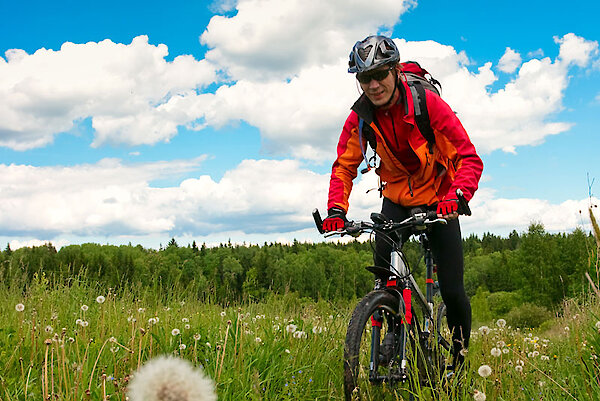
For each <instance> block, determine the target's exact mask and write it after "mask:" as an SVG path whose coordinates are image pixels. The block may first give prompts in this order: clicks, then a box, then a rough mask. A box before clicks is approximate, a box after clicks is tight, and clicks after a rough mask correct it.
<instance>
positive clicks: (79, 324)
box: [75, 319, 83, 326]
mask: <svg viewBox="0 0 600 401" xmlns="http://www.w3.org/2000/svg"><path fill="white" fill-rule="evenodd" d="M81 323H83V320H81V319H77V320H75V324H76V325H78V326H81Z"/></svg>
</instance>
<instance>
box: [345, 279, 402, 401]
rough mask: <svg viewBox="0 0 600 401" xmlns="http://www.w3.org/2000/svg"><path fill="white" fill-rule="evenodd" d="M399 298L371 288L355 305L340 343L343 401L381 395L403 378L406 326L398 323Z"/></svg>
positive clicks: (389, 391) (400, 299) (379, 396)
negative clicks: (344, 340) (342, 341)
mask: <svg viewBox="0 0 600 401" xmlns="http://www.w3.org/2000/svg"><path fill="white" fill-rule="evenodd" d="M402 302H403V301H402V298H401V297H398V296H395V295H393V294H391V293H390V292H387V291H383V290H381V291H372V292H370V293H369V294H367V295H366V296H365V297H364V298H363V299H362V300H361V301H360V302H359V304H358V305H357V306H356V308H355V309H354V312H353V313H352V318H351V319H350V323H349V324H348V331H347V334H346V343H345V347H344V394H345V398H346V400H347V401H350V400H361V399H385V395H386V394H387V395H388V396H389V394H390V393H393V392H394V391H395V386H394V385H395V384H396V383H398V382H402V381H405V380H407V373H406V366H401V365H402V360H403V359H404V360H405V359H406V356H405V355H404V353H405V352H406V349H407V344H406V342H407V341H408V338H409V336H408V335H406V330H407V328H406V327H405V325H403V324H402V323H401V313H400V312H403V303H402Z"/></svg>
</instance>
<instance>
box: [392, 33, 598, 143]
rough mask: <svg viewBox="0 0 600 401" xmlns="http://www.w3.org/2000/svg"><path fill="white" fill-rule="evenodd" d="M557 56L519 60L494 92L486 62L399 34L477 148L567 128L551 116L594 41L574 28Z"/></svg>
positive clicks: (593, 48)
mask: <svg viewBox="0 0 600 401" xmlns="http://www.w3.org/2000/svg"><path fill="white" fill-rule="evenodd" d="M558 42H559V44H560V54H559V57H558V58H557V59H556V60H551V59H550V58H543V59H532V60H529V61H527V62H526V63H523V64H522V65H521V66H520V68H519V69H518V72H517V74H516V76H515V78H514V79H512V80H511V81H510V82H509V83H507V84H506V85H505V86H504V87H503V88H500V89H498V90H497V91H495V92H492V91H491V90H490V88H491V86H492V85H493V84H494V82H495V81H496V80H497V77H496V76H495V74H494V73H493V71H492V69H491V67H492V63H491V62H488V63H485V64H484V65H483V66H480V67H478V68H477V70H476V71H471V70H469V66H470V65H469V62H468V58H467V56H466V55H465V54H464V53H458V52H457V51H456V50H455V49H454V48H452V47H450V46H444V45H441V44H439V43H436V42H431V41H429V42H407V41H405V40H398V41H397V43H398V45H399V47H400V51H401V53H402V52H403V51H404V54H406V55H407V57H408V58H410V59H417V60H421V59H423V60H425V61H423V65H425V66H427V69H428V70H429V71H430V72H431V73H432V74H433V75H434V76H435V77H436V78H437V79H438V80H439V81H441V82H442V85H443V89H444V91H443V93H442V97H443V98H444V99H445V100H446V101H447V102H448V103H449V104H450V106H452V108H453V109H454V110H455V111H457V113H458V116H459V117H460V119H461V121H462V123H463V125H464V126H465V128H466V129H467V132H469V135H470V136H471V139H472V140H473V142H474V143H475V145H476V147H477V148H478V150H479V151H480V152H481V153H488V152H491V151H494V150H497V149H502V150H504V151H506V152H515V149H516V147H518V146H525V145H536V144H539V143H541V142H542V141H543V140H544V138H545V137H546V136H548V135H554V134H559V133H561V132H564V131H566V130H568V129H569V128H570V127H571V123H569V122H564V121H553V118H554V116H555V114H556V113H558V112H559V111H561V110H562V99H563V96H564V91H565V89H566V87H567V85H568V75H569V69H570V68H571V67H572V66H574V65H579V66H586V65H588V64H589V62H590V60H591V59H592V58H593V57H594V56H595V54H596V53H597V49H598V42H595V41H589V40H586V39H584V38H581V37H578V36H575V35H573V34H568V35H565V36H564V37H563V38H561V39H560V40H558Z"/></svg>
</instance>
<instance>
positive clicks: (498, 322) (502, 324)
mask: <svg viewBox="0 0 600 401" xmlns="http://www.w3.org/2000/svg"><path fill="white" fill-rule="evenodd" d="M496 326H498V327H500V328H501V329H503V328H504V327H506V320H504V319H498V320H496Z"/></svg>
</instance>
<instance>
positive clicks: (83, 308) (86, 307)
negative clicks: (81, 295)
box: [81, 304, 89, 312]
mask: <svg viewBox="0 0 600 401" xmlns="http://www.w3.org/2000/svg"><path fill="white" fill-rule="evenodd" d="M88 309H89V308H88V306H87V305H85V304H83V305H81V310H82V311H84V312H85V311H87V310H88Z"/></svg>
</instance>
